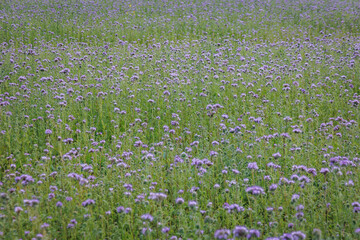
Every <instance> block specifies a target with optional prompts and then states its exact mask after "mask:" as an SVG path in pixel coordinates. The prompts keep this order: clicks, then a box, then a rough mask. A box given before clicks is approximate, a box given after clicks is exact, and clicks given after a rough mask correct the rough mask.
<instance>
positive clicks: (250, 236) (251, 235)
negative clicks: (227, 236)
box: [246, 229, 260, 239]
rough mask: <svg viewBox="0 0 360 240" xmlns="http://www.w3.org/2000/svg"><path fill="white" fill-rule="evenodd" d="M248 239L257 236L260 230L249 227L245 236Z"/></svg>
mask: <svg viewBox="0 0 360 240" xmlns="http://www.w3.org/2000/svg"><path fill="white" fill-rule="evenodd" d="M246 237H247V238H248V239H250V238H259V237H260V231H259V230H257V229H250V230H249V233H248V235H247V236H246Z"/></svg>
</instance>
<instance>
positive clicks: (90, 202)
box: [81, 199, 95, 207]
mask: <svg viewBox="0 0 360 240" xmlns="http://www.w3.org/2000/svg"><path fill="white" fill-rule="evenodd" d="M93 204H95V200H93V199H87V200H85V201H84V202H82V204H81V205H82V206H83V207H86V206H88V205H93Z"/></svg>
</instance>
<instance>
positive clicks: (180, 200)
mask: <svg viewBox="0 0 360 240" xmlns="http://www.w3.org/2000/svg"><path fill="white" fill-rule="evenodd" d="M175 203H176V204H183V203H184V199H183V198H177V199H176V200H175Z"/></svg>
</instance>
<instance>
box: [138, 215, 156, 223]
mask: <svg viewBox="0 0 360 240" xmlns="http://www.w3.org/2000/svg"><path fill="white" fill-rule="evenodd" d="M141 219H142V220H148V221H149V222H152V221H153V220H154V217H153V216H151V215H150V214H148V213H147V214H144V215H142V216H141Z"/></svg>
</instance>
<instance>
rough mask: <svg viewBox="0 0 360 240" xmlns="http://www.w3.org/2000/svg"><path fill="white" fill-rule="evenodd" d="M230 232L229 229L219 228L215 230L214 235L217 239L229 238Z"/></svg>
mask: <svg viewBox="0 0 360 240" xmlns="http://www.w3.org/2000/svg"><path fill="white" fill-rule="evenodd" d="M230 234H231V232H230V230H229V229H219V230H216V231H215V233H214V237H215V239H228V237H229V236H230Z"/></svg>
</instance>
